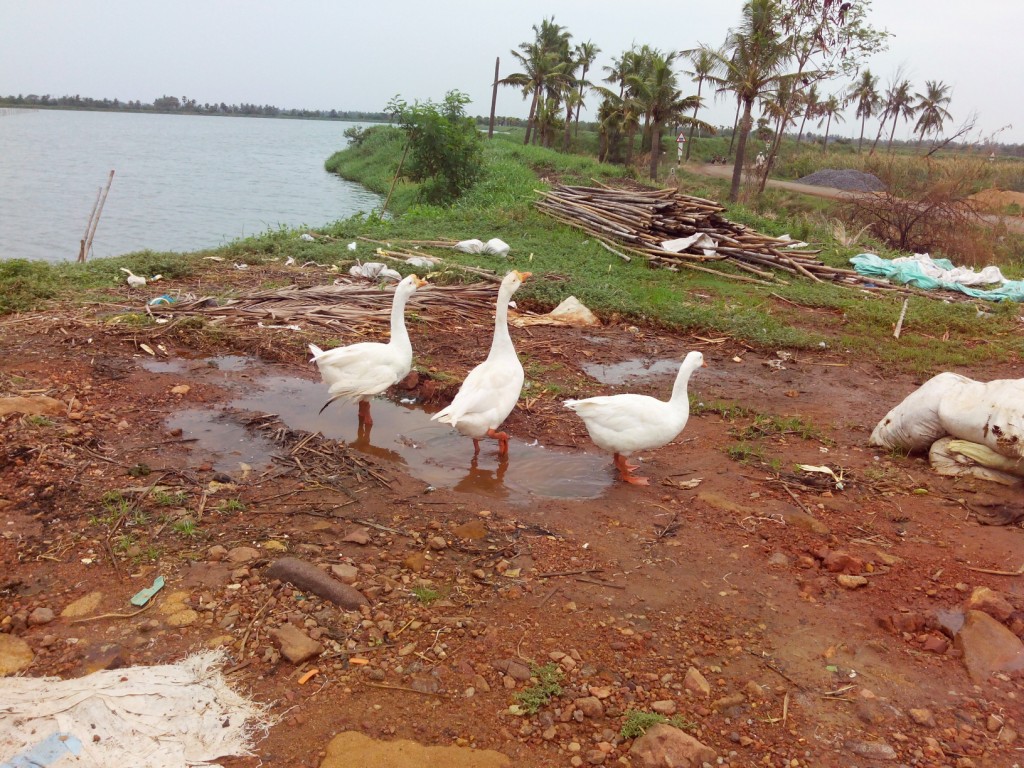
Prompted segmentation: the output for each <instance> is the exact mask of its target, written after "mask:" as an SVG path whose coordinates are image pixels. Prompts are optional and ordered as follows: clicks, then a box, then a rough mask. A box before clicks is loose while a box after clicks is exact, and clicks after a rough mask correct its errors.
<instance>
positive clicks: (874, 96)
mask: <svg viewBox="0 0 1024 768" xmlns="http://www.w3.org/2000/svg"><path fill="white" fill-rule="evenodd" d="M847 99H848V100H850V101H856V102H857V111H856V113H855V114H856V116H857V117H859V118H860V139H859V140H858V141H857V153H858V154H860V151H861V146H862V145H863V143H864V123H865V122H866V121H867V119H868V118H869V117H871V116H872V115H874V114H875V113H876V112H877V111H878V107H879V105H880V103H881V97H880V96H879V95H878V78H877V77H875V76H874V75H872V74H871V70H870V69H865V70H864V71H863V72H861V73H860V80H858V81H857V82H855V83H854V84H853V85H852V86H851V87H850V91H849V93H848V94H847Z"/></svg>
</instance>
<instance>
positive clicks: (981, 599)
mask: <svg viewBox="0 0 1024 768" xmlns="http://www.w3.org/2000/svg"><path fill="white" fill-rule="evenodd" d="M964 608H965V609H966V610H969V611H984V612H985V613H987V614H988V615H989V616H991V617H992V618H993V619H996V620H997V621H1006V620H1007V619H1008V618H1010V616H1012V615H1013V606H1012V605H1011V604H1010V602H1009V601H1008V600H1007V599H1006V598H1005V597H1003V596H1002V595H1001V594H999V593H998V592H996V591H995V590H992V589H989V588H988V587H977V588H976V589H975V590H974V591H973V592H972V593H971V596H970V597H969V598H967V603H966V604H965V606H964Z"/></svg>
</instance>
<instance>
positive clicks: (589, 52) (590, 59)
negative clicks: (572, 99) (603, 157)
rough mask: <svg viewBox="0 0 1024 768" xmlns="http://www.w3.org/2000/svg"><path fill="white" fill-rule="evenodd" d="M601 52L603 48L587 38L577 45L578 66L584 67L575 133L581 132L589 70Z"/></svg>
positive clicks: (581, 76)
mask: <svg viewBox="0 0 1024 768" xmlns="http://www.w3.org/2000/svg"><path fill="white" fill-rule="evenodd" d="M600 52H601V49H600V48H598V47H597V45H596V44H595V43H592V42H590V41H589V40H587V42H585V43H580V44H579V45H577V46H576V66H579V67H582V68H583V71H582V72H580V77H579V89H580V90H579V94H578V98H577V103H576V126H575V129H574V133H575V135H577V136H578V135H579V133H580V110H582V109H583V88H584V87H585V86H588V85H590V83H588V82H587V72H588V71H589V70H590V68H591V67H592V66H593V65H594V62H595V61H596V60H597V54H599V53H600Z"/></svg>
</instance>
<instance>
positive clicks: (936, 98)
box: [914, 80, 953, 145]
mask: <svg viewBox="0 0 1024 768" xmlns="http://www.w3.org/2000/svg"><path fill="white" fill-rule="evenodd" d="M951 87H952V86H949V85H946V84H945V83H944V82H942V81H941V80H925V81H924V89H925V93H923V94H921V93H915V94H914V96H915V97H917V105H916V109H917V112H918V114H919V115H920V117H919V118H918V119H917V125H916V126H914V133H916V134H918V138H917V143H918V144H919V145H920V143H921V141H922V140H923V139H924V137H925V135H926V134H929V133H934V134H936V135H938V134H940V133H942V125H943V123H945V122H946V121H947V120H951V119H952V118H953V116H952V115H951V114H949V111H948V110H947V109H946V105H947V104H949V102H950V101H951V100H952V98H953V96H952V94H951V93H950V92H949V91H950V89H951Z"/></svg>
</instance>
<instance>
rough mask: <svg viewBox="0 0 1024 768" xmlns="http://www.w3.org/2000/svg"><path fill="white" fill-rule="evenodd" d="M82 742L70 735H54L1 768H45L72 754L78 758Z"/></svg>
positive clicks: (3, 764) (19, 754)
mask: <svg viewBox="0 0 1024 768" xmlns="http://www.w3.org/2000/svg"><path fill="white" fill-rule="evenodd" d="M81 751H82V742H81V741H79V740H78V737H76V736H73V735H72V734H70V733H52V734H50V735H49V736H47V737H46V738H45V739H43V740H42V741H41V742H39V743H38V744H36V745H35V746H32V747H29V748H28V749H26V750H25V751H23V752H20V753H18V754H17V755H15V756H14V757H12V758H11V759H10V760H6V761H5V762H3V763H0V768H43V767H44V766H47V765H50V764H51V763H56V762H57V761H58V760H60V759H61V758H63V757H67V755H68V754H71V755H72V756H74V757H77V756H78V755H79V753H80V752H81Z"/></svg>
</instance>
